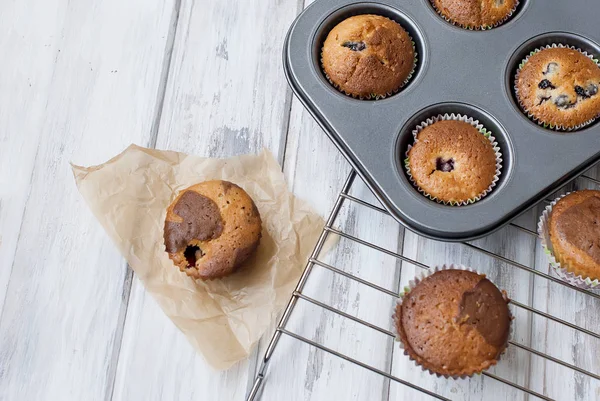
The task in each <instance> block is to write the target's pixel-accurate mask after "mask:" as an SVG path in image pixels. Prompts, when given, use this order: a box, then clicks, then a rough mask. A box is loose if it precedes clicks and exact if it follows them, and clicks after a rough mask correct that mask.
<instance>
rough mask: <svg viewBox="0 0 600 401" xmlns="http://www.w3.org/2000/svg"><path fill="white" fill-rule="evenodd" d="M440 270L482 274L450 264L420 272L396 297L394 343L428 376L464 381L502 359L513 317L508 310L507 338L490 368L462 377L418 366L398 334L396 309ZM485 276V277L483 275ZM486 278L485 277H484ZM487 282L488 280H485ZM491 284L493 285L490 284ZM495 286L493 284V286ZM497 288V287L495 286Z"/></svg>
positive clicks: (504, 293) (510, 336)
mask: <svg viewBox="0 0 600 401" xmlns="http://www.w3.org/2000/svg"><path fill="white" fill-rule="evenodd" d="M441 270H466V271H469V272H472V273H476V274H482V273H479V272H478V271H476V270H474V269H472V268H470V267H466V266H463V265H455V264H450V265H445V264H444V265H442V266H435V267H433V268H430V269H428V270H426V271H423V272H421V274H420V275H417V276H416V277H415V278H414V279H412V280H410V281H409V282H408V286H405V287H404V289H403V291H402V292H400V294H399V296H398V300H397V302H396V306H395V307H394V314H393V315H392V321H393V329H392V330H393V333H394V335H395V338H394V341H395V342H397V343H398V344H399V345H400V349H402V350H404V355H406V356H408V358H409V359H410V360H411V361H412V362H413V363H414V364H415V366H416V367H418V368H419V367H420V368H421V370H422V371H423V372H429V374H430V375H435V376H436V377H444V378H446V379H449V378H451V379H454V380H458V379H466V378H469V377H473V376H474V375H476V374H477V375H480V374H481V373H482V372H484V371H485V370H487V369H489V368H491V367H492V366H494V365H496V364H497V363H498V362H499V361H500V359H501V358H502V355H504V354H505V353H506V350H507V348H508V345H509V342H510V341H511V339H512V338H513V337H514V325H513V324H512V321H513V320H514V316H513V314H512V312H511V311H510V308H508V315H509V318H510V328H509V334H508V337H507V339H506V344H505V345H504V346H503V349H502V351H500V352H499V353H498V356H497V357H496V359H495V361H493V363H491V364H490V366H488V367H487V368H485V369H483V370H481V371H479V372H473V373H471V374H463V375H449V374H441V373H437V372H435V371H433V370H431V369H428V368H426V367H424V366H422V365H420V364H419V362H418V361H417V360H416V359H414V358H413V357H412V356H411V355H410V353H409V352H408V351H407V350H406V348H405V346H404V343H403V341H402V339H401V337H400V334H399V333H398V325H399V322H398V313H397V308H398V307H400V306H401V305H402V301H403V299H404V297H405V296H406V295H407V294H408V293H410V292H411V291H412V290H413V289H414V288H415V287H416V286H417V285H418V284H419V283H420V282H421V281H423V280H425V279H426V278H427V277H429V276H431V275H433V274H434V273H437V272H439V271H441ZM484 276H485V275H484ZM486 278H487V276H486ZM487 279H488V280H489V278H487ZM490 282H491V280H490ZM492 284H494V283H493V282H492ZM494 285H495V284H494ZM496 287H497V286H496ZM500 292H501V293H502V295H503V297H504V299H505V300H506V302H507V304H508V303H510V299H509V298H508V296H507V294H506V291H504V290H500Z"/></svg>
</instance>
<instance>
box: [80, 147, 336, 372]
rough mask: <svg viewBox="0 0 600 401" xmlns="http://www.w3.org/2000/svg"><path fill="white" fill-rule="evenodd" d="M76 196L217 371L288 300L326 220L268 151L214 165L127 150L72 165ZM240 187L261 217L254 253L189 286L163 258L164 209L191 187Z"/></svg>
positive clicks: (246, 349)
mask: <svg viewBox="0 0 600 401" xmlns="http://www.w3.org/2000/svg"><path fill="white" fill-rule="evenodd" d="M73 173H74V175H75V180H76V182H77V186H78V188H79V192H80V193H81V195H83V197H84V198H85V201H86V202H87V204H88V205H89V207H90V209H91V210H92V212H93V213H94V215H95V216H96V218H97V219H98V221H99V222H100V224H102V226H103V227H104V229H105V230H106V232H107V233H108V235H109V236H110V237H111V238H112V240H113V241H114V243H115V245H116V246H117V247H118V248H119V250H120V251H121V253H122V254H123V256H124V257H125V258H126V259H127V261H128V262H129V265H130V266H131V268H132V269H133V271H134V272H135V273H136V275H137V276H138V277H139V279H140V280H141V281H142V283H143V284H144V287H145V288H146V290H147V291H148V292H149V293H150V294H152V296H153V297H154V298H155V299H156V301H157V302H158V304H159V305H160V307H161V308H162V310H163V311H164V312H165V313H166V315H167V316H168V317H169V318H170V319H171V320H172V321H173V323H175V325H176V326H177V327H178V328H179V329H180V330H181V331H182V332H183V333H184V334H185V336H186V337H187V339H188V340H189V341H190V343H191V344H192V345H193V346H194V348H196V350H198V352H199V353H200V354H202V355H203V356H204V358H206V360H207V362H208V363H209V364H210V365H211V366H212V367H214V368H215V369H227V368H229V367H230V366H232V365H233V364H234V363H236V362H238V361H240V360H241V359H244V358H246V357H247V356H248V355H249V354H250V352H251V350H252V347H253V346H254V345H255V344H256V343H257V342H258V340H259V339H260V337H261V336H262V334H263V333H264V331H265V330H266V329H267V327H268V326H269V324H270V323H271V322H272V321H273V319H275V317H276V315H277V313H278V312H279V311H281V309H282V308H283V307H284V306H285V304H286V303H287V301H288V299H289V297H290V293H291V292H292V290H293V288H294V286H295V284H296V282H297V280H298V278H299V276H300V274H301V273H302V269H303V267H304V265H305V263H306V260H307V258H308V256H309V254H310V252H311V250H312V247H313V246H314V243H315V241H316V240H317V238H318V236H319V234H320V232H321V229H322V227H323V224H324V222H323V220H322V219H321V217H319V216H318V215H317V214H315V213H314V212H313V211H312V210H311V209H310V207H309V206H308V205H307V204H306V203H305V202H302V201H300V200H298V199H296V198H295V197H294V196H293V195H292V194H291V193H290V192H289V191H288V189H287V185H286V183H285V180H284V176H283V173H282V172H281V167H280V166H279V164H278V163H277V161H276V160H275V159H274V158H273V156H272V155H271V154H270V153H269V152H268V151H266V150H265V151H263V152H262V153H260V154H259V155H244V156H238V157H232V158H229V159H211V158H202V157H197V156H191V155H187V154H184V153H177V152H170V151H159V150H153V149H146V148H142V147H139V146H135V145H131V146H130V147H128V148H127V149H126V150H125V151H124V152H123V153H121V154H119V155H118V156H116V157H115V158H113V159H111V160H109V161H108V162H106V163H104V164H102V165H99V166H94V167H88V168H85V167H80V166H73ZM211 179H222V180H227V181H231V182H234V183H236V184H238V185H239V186H241V187H242V188H244V189H245V190H246V191H247V192H248V194H249V195H250V196H251V197H252V198H253V199H254V202H255V203H256V206H257V207H258V209H259V211H260V214H261V217H262V220H263V237H262V240H261V243H260V246H259V248H258V251H257V253H256V254H255V255H254V256H253V257H252V258H251V259H250V260H249V261H247V262H246V264H245V265H244V267H243V268H242V269H240V270H239V271H238V272H236V273H235V274H233V275H231V276H229V277H226V278H223V279H219V280H212V281H206V282H202V281H194V280H193V279H191V278H189V277H188V276H186V275H185V274H184V273H181V272H180V271H179V269H178V268H176V267H175V266H174V265H173V264H172V263H171V261H170V259H169V258H168V256H167V254H166V252H165V247H164V242H163V224H164V219H165V215H166V208H167V206H168V205H169V204H170V203H171V202H172V201H173V199H174V198H175V196H176V195H177V193H178V192H179V191H180V190H182V189H184V188H186V187H188V186H190V185H193V184H195V183H198V182H201V181H205V180H211Z"/></svg>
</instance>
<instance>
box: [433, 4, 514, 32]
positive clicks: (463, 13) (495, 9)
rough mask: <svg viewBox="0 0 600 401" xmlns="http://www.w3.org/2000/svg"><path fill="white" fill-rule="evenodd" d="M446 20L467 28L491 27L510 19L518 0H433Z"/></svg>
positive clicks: (434, 5)
mask: <svg viewBox="0 0 600 401" xmlns="http://www.w3.org/2000/svg"><path fill="white" fill-rule="evenodd" d="M431 4H432V5H433V8H435V9H436V11H437V12H438V14H440V15H441V16H442V17H443V18H444V19H445V20H447V21H448V22H451V23H453V24H456V25H459V26H461V27H463V28H466V29H489V28H494V27H497V26H498V25H500V24H502V23H504V22H505V21H506V20H508V19H509V18H510V17H511V15H512V14H513V13H514V12H515V10H516V9H517V6H518V5H519V1H518V0H431Z"/></svg>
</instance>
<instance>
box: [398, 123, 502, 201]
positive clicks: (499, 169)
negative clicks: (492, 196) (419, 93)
mask: <svg viewBox="0 0 600 401" xmlns="http://www.w3.org/2000/svg"><path fill="white" fill-rule="evenodd" d="M444 120H454V121H462V122H465V123H467V124H470V125H472V126H473V127H475V128H476V129H477V131H479V132H481V134H482V135H483V136H485V137H486V138H487V139H489V141H490V143H491V144H492V147H493V148H494V153H495V154H496V174H495V175H494V179H493V180H492V183H491V184H490V186H489V187H487V189H486V190H485V191H483V192H482V193H481V194H479V195H478V196H476V197H475V198H472V199H467V200H466V201H462V202H456V201H444V200H441V199H438V198H437V197H435V196H433V195H431V194H429V193H428V192H426V191H425V190H423V189H422V188H421V187H419V185H418V184H417V183H416V181H415V179H414V177H413V175H412V172H411V169H410V163H409V162H410V157H409V155H408V153H409V152H410V150H411V149H412V147H413V145H414V144H416V143H417V142H418V135H419V133H420V132H421V131H423V130H424V129H425V127H427V126H429V125H431V124H433V123H436V122H438V121H444ZM412 134H413V137H414V139H415V140H414V144H413V145H408V149H407V150H406V154H405V156H406V158H405V159H404V167H405V168H406V173H407V174H408V178H409V180H410V182H412V184H413V185H414V186H415V188H417V190H418V191H419V192H421V193H422V194H423V195H425V196H426V197H428V198H429V199H431V200H433V201H436V202H437V203H441V204H444V205H449V206H466V205H470V204H472V203H475V202H478V201H480V200H481V199H482V198H483V197H484V196H486V195H487V194H489V193H490V192H492V190H493V189H494V187H495V186H496V184H497V183H498V180H499V179H500V174H502V161H503V160H502V152H501V151H500V147H499V146H498V142H496V138H495V137H494V136H493V135H492V133H491V132H490V131H488V130H487V129H486V128H485V127H484V126H483V124H480V123H479V121H478V120H475V119H473V118H471V117H467V116H464V115H462V114H454V113H452V114H447V113H446V114H444V115H442V114H438V115H437V116H435V117H430V118H428V119H427V120H425V121H423V122H422V123H421V124H419V125H417V127H416V128H415V129H414V130H413V131H412Z"/></svg>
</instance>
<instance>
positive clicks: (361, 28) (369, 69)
mask: <svg viewBox="0 0 600 401" xmlns="http://www.w3.org/2000/svg"><path fill="white" fill-rule="evenodd" d="M321 57H322V59H321V62H322V65H323V70H324V71H325V74H326V75H327V79H328V80H329V81H330V82H331V83H332V84H333V85H334V86H335V87H336V88H338V89H339V90H341V91H342V92H344V93H346V94H348V95H351V96H353V97H358V98H361V99H370V98H374V99H378V98H383V97H386V96H389V95H391V94H393V93H395V92H397V91H398V90H399V89H400V88H401V87H402V86H404V85H405V84H406V83H407V82H408V80H409V79H410V77H411V75H412V73H413V71H414V68H415V63H416V53H415V49H414V44H413V42H412V39H411V37H410V36H409V35H408V33H407V32H406V31H405V30H404V29H403V28H402V27H401V26H400V25H399V24H398V23H396V22H394V21H392V20H390V19H388V18H385V17H381V16H379V15H357V16H354V17H350V18H348V19H346V20H344V21H342V22H340V23H339V24H338V25H336V26H335V27H334V28H333V29H332V30H331V32H329V35H327V39H325V43H324V44H323V49H322V53H321Z"/></svg>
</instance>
